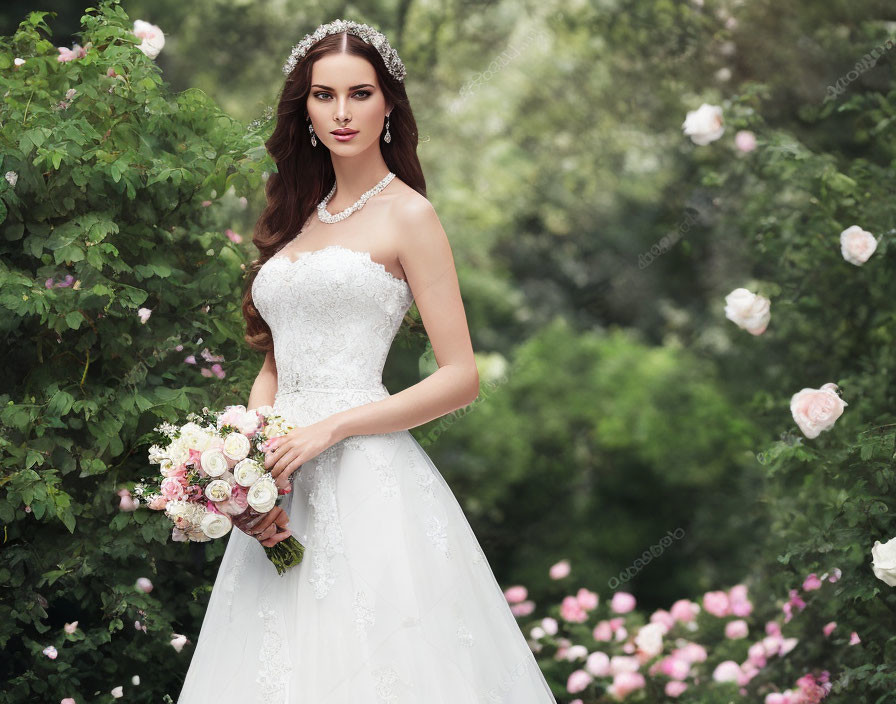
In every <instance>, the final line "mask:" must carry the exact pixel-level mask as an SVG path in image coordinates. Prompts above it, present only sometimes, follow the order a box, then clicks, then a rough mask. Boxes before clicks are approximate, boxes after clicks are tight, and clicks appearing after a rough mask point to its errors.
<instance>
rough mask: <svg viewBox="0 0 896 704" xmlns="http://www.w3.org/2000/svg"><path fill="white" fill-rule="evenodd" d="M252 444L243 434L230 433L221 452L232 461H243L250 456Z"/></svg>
mask: <svg viewBox="0 0 896 704" xmlns="http://www.w3.org/2000/svg"><path fill="white" fill-rule="evenodd" d="M251 449H252V443H251V442H250V441H249V438H247V437H246V436H245V435H243V434H242V433H228V435H227V437H225V438H224V446H223V447H222V448H221V450H222V451H223V452H224V454H225V455H227V457H228V458H230V459H231V460H241V459H243V458H245V457H246V455H248V454H249V451H250V450H251Z"/></svg>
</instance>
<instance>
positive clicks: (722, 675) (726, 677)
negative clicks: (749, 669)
mask: <svg viewBox="0 0 896 704" xmlns="http://www.w3.org/2000/svg"><path fill="white" fill-rule="evenodd" d="M740 674H741V672H740V665H738V664H737V663H736V662H734V660H725V661H724V662H720V663H719V664H718V665H716V669H715V670H713V673H712V678H713V679H714V680H715V681H716V682H737V680H738V679H739V678H740Z"/></svg>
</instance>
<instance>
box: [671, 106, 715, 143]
mask: <svg viewBox="0 0 896 704" xmlns="http://www.w3.org/2000/svg"><path fill="white" fill-rule="evenodd" d="M681 128H682V129H683V130H684V133H685V134H686V135H689V136H690V138H691V141H692V142H693V143H694V144H700V145H703V144H709V143H710V142H714V141H715V140H717V139H718V138H719V137H721V136H722V133H723V132H724V131H725V126H724V123H723V122H722V108H720V107H719V106H718V105H710V104H709V103H703V104H702V105H701V106H700V107H699V108H697V109H696V110H690V111H689V112H688V114H687V116H686V117H685V120H684V122H683V123H682V124H681Z"/></svg>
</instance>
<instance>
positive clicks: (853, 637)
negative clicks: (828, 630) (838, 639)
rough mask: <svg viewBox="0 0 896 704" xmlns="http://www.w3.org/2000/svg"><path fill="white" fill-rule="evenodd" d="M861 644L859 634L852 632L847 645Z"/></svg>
mask: <svg viewBox="0 0 896 704" xmlns="http://www.w3.org/2000/svg"><path fill="white" fill-rule="evenodd" d="M861 642H862V639H861V638H859V634H858V633H856V632H855V631H853V632H852V634H851V635H850V636H849V644H850V645H856V644H857V643H861Z"/></svg>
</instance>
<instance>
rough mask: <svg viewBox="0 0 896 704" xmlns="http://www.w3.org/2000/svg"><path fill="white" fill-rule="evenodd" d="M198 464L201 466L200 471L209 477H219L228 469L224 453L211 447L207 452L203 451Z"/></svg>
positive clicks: (217, 448)
mask: <svg viewBox="0 0 896 704" xmlns="http://www.w3.org/2000/svg"><path fill="white" fill-rule="evenodd" d="M199 463H200V464H201V465H202V469H203V470H204V471H205V473H206V474H207V475H208V476H210V477H220V476H221V475H222V474H224V472H226V471H227V470H228V469H229V467H230V463H229V462H228V461H227V458H226V457H225V456H224V453H223V452H221V448H219V447H212V448H209V449H208V450H204V451H203V453H202V454H201V455H200V456H199Z"/></svg>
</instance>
